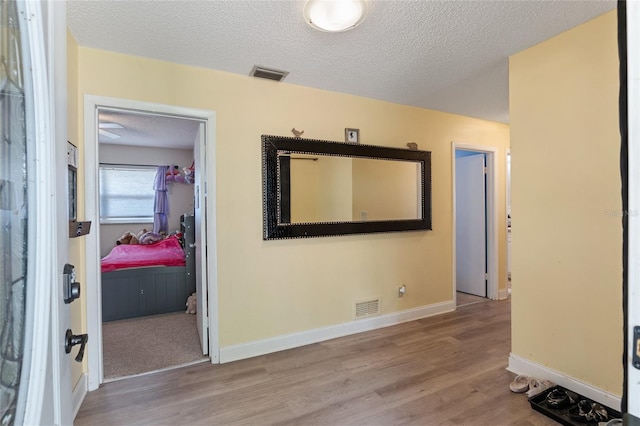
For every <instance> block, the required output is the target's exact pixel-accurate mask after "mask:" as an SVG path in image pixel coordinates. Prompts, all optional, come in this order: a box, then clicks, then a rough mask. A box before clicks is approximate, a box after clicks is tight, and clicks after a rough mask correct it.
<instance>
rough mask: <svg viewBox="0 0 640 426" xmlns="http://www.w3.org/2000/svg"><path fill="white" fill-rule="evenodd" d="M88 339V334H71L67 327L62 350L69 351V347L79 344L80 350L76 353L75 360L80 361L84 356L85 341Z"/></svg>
mask: <svg viewBox="0 0 640 426" xmlns="http://www.w3.org/2000/svg"><path fill="white" fill-rule="evenodd" d="M88 340H89V335H88V334H73V331H71V329H70V328H68V329H67V333H66V334H65V337H64V351H65V353H71V348H72V347H74V346H75V345H80V350H79V351H78V355H76V358H75V360H76V361H77V362H82V358H84V348H85V347H86V346H87V341H88Z"/></svg>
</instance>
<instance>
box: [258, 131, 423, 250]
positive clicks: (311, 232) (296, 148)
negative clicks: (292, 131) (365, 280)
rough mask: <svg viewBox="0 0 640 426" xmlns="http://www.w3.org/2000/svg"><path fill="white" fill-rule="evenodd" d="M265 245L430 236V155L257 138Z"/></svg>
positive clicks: (311, 140) (304, 141)
mask: <svg viewBox="0 0 640 426" xmlns="http://www.w3.org/2000/svg"><path fill="white" fill-rule="evenodd" d="M262 223H263V228H262V229H263V239H264V240H276V239H288V238H310V237H326V236H332V235H351V234H370V233H378V232H404V231H423V230H429V229H431V153H430V152H429V151H420V150H416V149H405V148H393V147H388V146H380V145H361V144H352V143H342V142H332V141H323V140H317V139H302V138H291V137H285V136H271V135H262Z"/></svg>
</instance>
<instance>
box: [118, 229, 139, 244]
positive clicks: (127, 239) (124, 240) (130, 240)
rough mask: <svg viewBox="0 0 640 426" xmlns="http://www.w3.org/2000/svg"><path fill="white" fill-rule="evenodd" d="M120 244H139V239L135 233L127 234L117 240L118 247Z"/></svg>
mask: <svg viewBox="0 0 640 426" xmlns="http://www.w3.org/2000/svg"><path fill="white" fill-rule="evenodd" d="M120 244H138V237H137V236H136V235H135V234H134V233H133V232H129V231H127V232H125V233H124V234H122V235H121V236H120V238H118V239H117V240H116V245H118V246H119V245H120Z"/></svg>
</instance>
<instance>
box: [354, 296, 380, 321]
mask: <svg viewBox="0 0 640 426" xmlns="http://www.w3.org/2000/svg"><path fill="white" fill-rule="evenodd" d="M355 313H356V314H355V317H356V319H358V318H364V317H370V316H372V315H378V314H379V313H380V299H379V298H378V299H372V300H365V301H363V302H356V310H355Z"/></svg>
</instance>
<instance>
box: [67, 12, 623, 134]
mask: <svg viewBox="0 0 640 426" xmlns="http://www.w3.org/2000/svg"><path fill="white" fill-rule="evenodd" d="M303 5H304V2H303V1H282V0H278V1H266V0H253V1H240V0H232V1H221V0H208V1H198V0H188V1H184V0H172V1H159V0H155V1H141V0H138V1H112V0H93V1H68V3H67V20H68V26H69V29H70V31H71V33H72V34H73V35H74V37H75V38H76V40H77V41H78V43H79V44H80V45H82V46H89V47H95V48H100V49H106V50H111V51H116V52H122V53H125V54H131V55H136V56H143V57H149V58H156V59H161V60H164V61H170V62H176V63H181V64H187V65H194V66H199V67H205V68H212V69H217V70H222V71H227V72H232V73H237V74H242V75H248V74H249V72H250V70H251V68H252V67H253V65H256V64H257V65H261V66H266V67H272V68H276V69H281V70H285V71H289V72H290V74H289V75H288V76H287V78H286V79H285V81H284V82H285V83H293V84H299V85H303V86H309V87H315V88H319V89H325V90H331V91H336V92H343V93H349V94H354V95H358V96H364V97H367V98H373V99H380V100H385V101H390V102H395V103H399V104H405V105H412V106H418V107H423V108H431V109H436V110H440V111H445V112H452V113H457V114H462V115H467V116H471V117H478V118H483V119H487V120H493V121H499V122H505V123H507V122H508V121H509V118H508V57H509V56H510V55H512V54H514V53H517V52H519V51H521V50H523V49H526V48H528V47H530V46H533V45H535V44H537V43H539V42H541V41H543V40H546V39H548V38H550V37H553V36H555V35H557V34H559V33H561V32H563V31H565V30H567V29H569V28H572V27H574V26H576V25H579V24H581V23H583V22H585V21H587V20H589V19H592V18H594V17H596V16H599V15H601V14H603V13H605V12H607V11H610V10H613V9H614V8H615V6H616V2H615V0H590V1H567V0H564V1H557V0H544V1H543V0H536V1H408V0H395V1H391V0H384V1H370V2H369V5H370V6H369V14H368V16H367V18H366V20H365V21H364V23H362V25H360V26H359V27H357V28H356V29H354V30H352V31H347V32H344V33H337V34H329V33H324V32H319V31H316V30H313V29H311V28H310V27H309V26H308V25H307V24H306V23H305V22H304V21H303V19H302V8H303ZM274 84H283V83H274Z"/></svg>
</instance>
